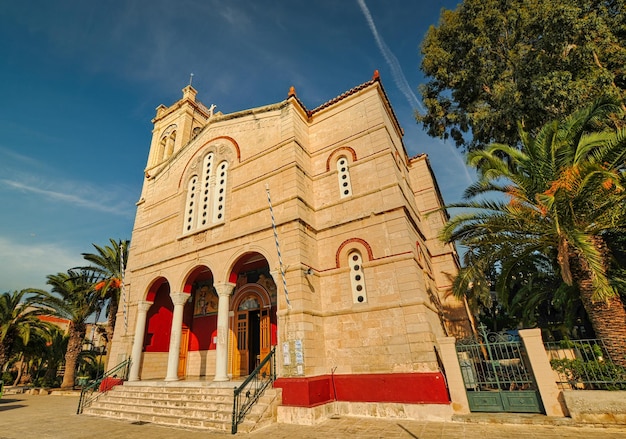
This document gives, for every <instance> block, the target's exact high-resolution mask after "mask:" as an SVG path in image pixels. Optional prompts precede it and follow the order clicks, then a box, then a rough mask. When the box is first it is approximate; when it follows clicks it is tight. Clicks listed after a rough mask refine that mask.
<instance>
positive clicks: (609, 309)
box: [570, 238, 626, 367]
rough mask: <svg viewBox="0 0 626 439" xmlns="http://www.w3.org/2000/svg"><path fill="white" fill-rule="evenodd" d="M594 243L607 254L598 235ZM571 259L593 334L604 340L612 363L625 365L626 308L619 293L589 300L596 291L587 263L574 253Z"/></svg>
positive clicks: (573, 273) (574, 276) (575, 279)
mask: <svg viewBox="0 0 626 439" xmlns="http://www.w3.org/2000/svg"><path fill="white" fill-rule="evenodd" d="M596 246H597V248H598V250H600V252H601V253H602V254H603V255H604V256H606V255H607V254H608V253H607V252H608V250H607V249H606V244H604V241H602V239H601V238H598V239H596ZM603 259H604V261H605V267H606V266H608V264H607V263H606V261H608V258H606V257H604V258H603ZM570 260H571V262H572V276H573V278H574V282H575V283H576V284H577V285H578V289H579V290H580V299H581V301H582V304H583V306H584V307H585V311H587V316H588V317H589V320H590V321H591V325H592V326H593V330H594V331H595V333H596V337H597V338H599V339H602V340H603V341H604V343H605V345H606V348H607V351H608V353H609V355H610V357H611V359H612V360H613V362H614V363H615V364H618V365H620V366H623V367H626V311H625V310H624V304H623V303H622V300H621V298H620V296H619V294H616V295H615V296H613V297H611V298H610V299H609V300H607V301H594V300H592V296H593V293H594V291H595V290H594V287H593V284H592V281H591V279H592V274H591V271H590V270H589V267H588V266H587V263H586V262H585V261H583V260H582V259H581V258H578V257H576V256H574V255H572V257H571V258H570Z"/></svg>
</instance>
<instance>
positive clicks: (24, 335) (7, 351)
mask: <svg viewBox="0 0 626 439" xmlns="http://www.w3.org/2000/svg"><path fill="white" fill-rule="evenodd" d="M26 294H27V290H21V291H19V292H18V291H13V292H11V293H8V292H7V293H3V294H2V295H0V370H4V367H5V364H6V363H7V361H8V360H9V357H10V355H11V354H12V353H13V348H14V346H15V343H16V342H17V341H20V342H21V343H22V344H23V345H27V344H28V341H29V339H30V337H31V335H32V334H33V332H34V331H38V330H42V329H44V328H45V326H46V325H45V324H44V323H43V322H42V321H41V320H39V318H38V317H37V316H39V315H41V314H42V311H41V310H40V309H37V308H33V307H32V302H31V300H29V299H28V298H27V297H25V296H26Z"/></svg>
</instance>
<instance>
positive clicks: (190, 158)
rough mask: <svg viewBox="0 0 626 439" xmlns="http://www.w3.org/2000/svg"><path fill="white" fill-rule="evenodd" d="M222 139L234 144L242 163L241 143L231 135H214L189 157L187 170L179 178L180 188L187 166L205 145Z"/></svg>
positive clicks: (239, 160)
mask: <svg viewBox="0 0 626 439" xmlns="http://www.w3.org/2000/svg"><path fill="white" fill-rule="evenodd" d="M220 139H224V140H228V141H229V142H230V143H232V144H233V146H234V147H235V152H236V153H237V162H238V163H241V149H240V148H239V144H238V143H237V141H236V140H235V139H233V138H232V137H230V136H217V137H214V138H212V139H211V140H209V141H207V142H205V143H204V145H202V146H201V147H200V148H198V150H197V151H196V152H195V153H193V155H192V156H191V157H189V160H187V163H186V164H185V170H184V171H183V172H182V173H181V174H180V180H178V187H179V188H180V185H181V184H182V181H183V177H184V176H185V173H186V171H187V168H188V167H189V163H191V161H192V160H193V159H194V158H195V157H196V156H197V155H198V154H199V153H200V152H201V151H202V150H203V149H204V147H205V146H207V145H209V144H211V143H212V142H215V141H216V140H220Z"/></svg>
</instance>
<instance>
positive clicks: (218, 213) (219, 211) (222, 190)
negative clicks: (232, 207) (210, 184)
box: [213, 161, 228, 223]
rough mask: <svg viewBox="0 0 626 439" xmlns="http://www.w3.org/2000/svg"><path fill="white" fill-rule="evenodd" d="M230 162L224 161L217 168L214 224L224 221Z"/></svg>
mask: <svg viewBox="0 0 626 439" xmlns="http://www.w3.org/2000/svg"><path fill="white" fill-rule="evenodd" d="M227 171H228V162H227V161H223V162H221V163H220V164H219V165H218V166H217V172H216V173H215V195H214V198H213V222H214V223H221V222H223V221H224V211H225V208H226V177H227V176H228V175H227V174H228V172H227Z"/></svg>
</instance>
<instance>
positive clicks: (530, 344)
mask: <svg viewBox="0 0 626 439" xmlns="http://www.w3.org/2000/svg"><path fill="white" fill-rule="evenodd" d="M519 335H520V337H521V338H522V342H523V343H524V347H525V348H526V353H527V354H528V361H530V368H531V369H532V371H533V375H534V376H535V381H536V382H537V388H538V389H539V395H541V401H542V402H543V408H544V409H545V410H546V415H547V416H559V417H563V416H566V415H567V408H566V407H565V403H564V402H563V395H562V392H561V391H560V390H559V388H558V387H557V385H556V381H555V379H554V372H553V371H552V366H550V360H548V354H546V350H545V348H544V347H543V340H542V338H541V329H539V328H534V329H521V330H520V331H519Z"/></svg>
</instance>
